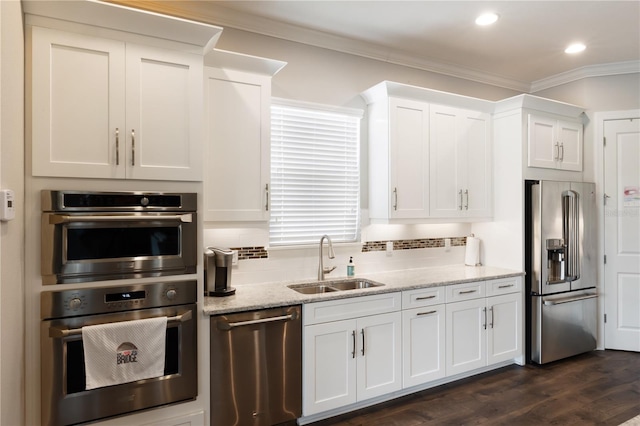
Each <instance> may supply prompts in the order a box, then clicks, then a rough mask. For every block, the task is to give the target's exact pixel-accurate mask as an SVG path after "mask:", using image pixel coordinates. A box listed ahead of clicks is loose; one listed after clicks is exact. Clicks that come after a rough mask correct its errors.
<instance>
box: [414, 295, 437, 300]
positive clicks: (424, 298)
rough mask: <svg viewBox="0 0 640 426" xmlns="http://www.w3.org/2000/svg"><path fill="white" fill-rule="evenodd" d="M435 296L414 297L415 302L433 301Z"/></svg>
mask: <svg viewBox="0 0 640 426" xmlns="http://www.w3.org/2000/svg"><path fill="white" fill-rule="evenodd" d="M435 297H436V296H435V295H433V294H432V295H431V296H421V297H416V300H426V299H435Z"/></svg>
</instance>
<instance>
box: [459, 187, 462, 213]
mask: <svg viewBox="0 0 640 426" xmlns="http://www.w3.org/2000/svg"><path fill="white" fill-rule="evenodd" d="M458 195H459V196H460V204H458V210H462V189H461V190H460V191H458Z"/></svg>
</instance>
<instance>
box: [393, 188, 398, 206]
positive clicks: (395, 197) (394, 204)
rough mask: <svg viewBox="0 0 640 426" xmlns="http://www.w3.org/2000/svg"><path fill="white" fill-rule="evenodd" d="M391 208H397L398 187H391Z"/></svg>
mask: <svg viewBox="0 0 640 426" xmlns="http://www.w3.org/2000/svg"><path fill="white" fill-rule="evenodd" d="M393 210H398V188H393Z"/></svg>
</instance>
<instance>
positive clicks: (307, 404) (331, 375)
mask: <svg viewBox="0 0 640 426" xmlns="http://www.w3.org/2000/svg"><path fill="white" fill-rule="evenodd" d="M357 356H358V353H357V342H356V320H345V321H335V322H329V323H325V324H316V325H310V326H306V327H305V328H304V351H303V357H304V362H303V369H304V374H303V377H304V383H303V392H302V395H303V414H304V415H305V416H308V415H311V414H315V413H320V412H323V411H327V410H331V409H334V408H338V407H342V406H344V405H348V404H353V403H354V402H356V362H357V361H356V357H357Z"/></svg>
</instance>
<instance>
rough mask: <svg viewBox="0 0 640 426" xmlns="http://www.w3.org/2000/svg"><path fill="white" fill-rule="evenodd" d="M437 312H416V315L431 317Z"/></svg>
mask: <svg viewBox="0 0 640 426" xmlns="http://www.w3.org/2000/svg"><path fill="white" fill-rule="evenodd" d="M436 312H438V311H427V312H418V313H417V314H416V315H431V314H435V313H436Z"/></svg>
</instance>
